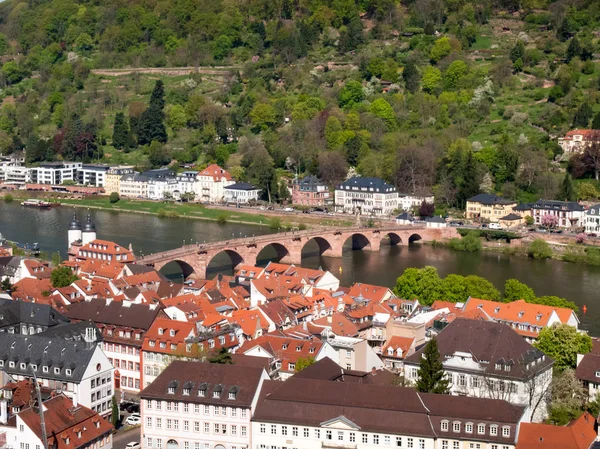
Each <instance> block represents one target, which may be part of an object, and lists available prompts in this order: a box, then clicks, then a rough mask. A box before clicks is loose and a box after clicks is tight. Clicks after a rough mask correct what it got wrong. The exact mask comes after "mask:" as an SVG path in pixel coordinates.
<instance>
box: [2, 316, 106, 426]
mask: <svg viewBox="0 0 600 449" xmlns="http://www.w3.org/2000/svg"><path fill="white" fill-rule="evenodd" d="M63 331H64V332H65V334H67V333H68V332H66V331H65V328H60V327H56V328H53V329H51V330H48V331H46V332H44V333H42V334H36V335H20V334H3V335H2V338H0V380H1V381H2V385H4V384H6V382H7V381H8V380H10V379H13V380H15V381H19V380H24V379H30V378H32V377H33V375H32V371H34V372H35V373H36V376H37V378H38V381H39V382H41V384H42V385H44V386H45V387H49V388H52V389H54V390H56V391H57V392H60V393H63V394H65V396H67V397H68V398H69V399H70V400H71V401H72V402H73V404H74V405H76V406H77V405H80V404H81V405H83V406H85V407H88V408H90V409H92V410H94V411H96V412H98V413H99V414H100V415H101V416H103V417H109V416H110V414H111V399H112V396H113V393H114V389H113V367H112V365H111V363H110V362H109V360H108V358H107V357H106V355H105V354H104V352H103V351H102V346H101V344H100V343H99V342H97V341H96V330H95V329H94V328H93V327H90V328H89V329H87V330H86V333H85V339H81V340H79V341H78V340H77V339H70V340H69V339H66V338H65V335H60V333H61V332H63ZM55 335H56V336H55Z"/></svg>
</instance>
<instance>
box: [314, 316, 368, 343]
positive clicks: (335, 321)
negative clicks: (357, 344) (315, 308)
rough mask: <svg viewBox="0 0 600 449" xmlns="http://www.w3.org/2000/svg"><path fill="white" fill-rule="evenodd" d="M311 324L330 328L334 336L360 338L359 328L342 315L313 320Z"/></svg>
mask: <svg viewBox="0 0 600 449" xmlns="http://www.w3.org/2000/svg"><path fill="white" fill-rule="evenodd" d="M311 324H312V325H313V326H318V327H320V328H325V327H330V328H331V330H332V331H333V333H334V334H336V335H340V336H343V337H356V336H358V327H357V326H356V325H355V324H354V323H353V322H352V321H350V320H349V319H348V318H346V317H345V316H344V315H343V314H341V313H334V314H333V315H331V316H326V317H323V318H319V319H318V320H313V321H312V322H311Z"/></svg>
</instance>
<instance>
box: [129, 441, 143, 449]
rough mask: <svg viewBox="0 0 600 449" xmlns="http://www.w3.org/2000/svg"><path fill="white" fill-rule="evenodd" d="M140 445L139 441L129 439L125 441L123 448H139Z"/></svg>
mask: <svg viewBox="0 0 600 449" xmlns="http://www.w3.org/2000/svg"><path fill="white" fill-rule="evenodd" d="M141 447H142V446H141V445H140V442H139V441H130V442H129V443H127V446H125V449H140V448H141Z"/></svg>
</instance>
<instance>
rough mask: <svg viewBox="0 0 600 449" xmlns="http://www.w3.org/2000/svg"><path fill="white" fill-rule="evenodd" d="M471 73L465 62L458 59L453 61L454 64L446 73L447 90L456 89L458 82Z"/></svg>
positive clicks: (445, 83)
mask: <svg viewBox="0 0 600 449" xmlns="http://www.w3.org/2000/svg"><path fill="white" fill-rule="evenodd" d="M467 73H469V68H468V67H467V64H465V62H464V61H461V60H460V59H457V60H456V61H452V63H451V64H450V65H449V66H448V68H447V69H446V72H445V73H444V85H445V86H446V88H450V89H452V88H455V87H456V86H457V84H458V82H459V81H460V80H461V79H462V78H463V77H464V76H465V75H466V74H467Z"/></svg>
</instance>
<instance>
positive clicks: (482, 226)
mask: <svg viewBox="0 0 600 449" xmlns="http://www.w3.org/2000/svg"><path fill="white" fill-rule="evenodd" d="M487 227H488V225H487V224H486V223H481V226H480V228H481V229H485V228H487Z"/></svg>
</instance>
